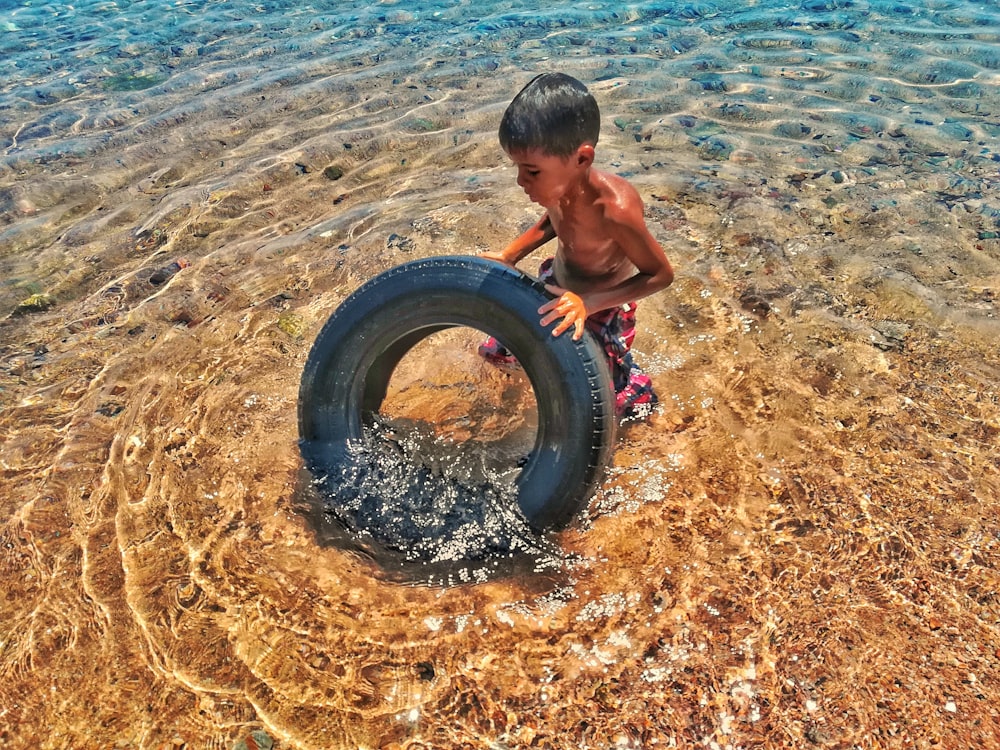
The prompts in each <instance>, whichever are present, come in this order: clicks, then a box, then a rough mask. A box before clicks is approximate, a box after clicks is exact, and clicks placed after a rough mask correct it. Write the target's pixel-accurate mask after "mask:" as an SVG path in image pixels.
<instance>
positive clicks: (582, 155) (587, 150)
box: [576, 143, 594, 167]
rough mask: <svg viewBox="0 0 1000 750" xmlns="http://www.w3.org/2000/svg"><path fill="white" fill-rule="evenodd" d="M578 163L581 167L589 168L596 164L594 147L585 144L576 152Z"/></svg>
mask: <svg viewBox="0 0 1000 750" xmlns="http://www.w3.org/2000/svg"><path fill="white" fill-rule="evenodd" d="M576 163H577V164H578V165H580V166H581V167H589V166H590V165H591V164H593V163H594V146H593V145H592V144H590V143H584V144H583V145H582V146H580V148H578V149H577V150H576Z"/></svg>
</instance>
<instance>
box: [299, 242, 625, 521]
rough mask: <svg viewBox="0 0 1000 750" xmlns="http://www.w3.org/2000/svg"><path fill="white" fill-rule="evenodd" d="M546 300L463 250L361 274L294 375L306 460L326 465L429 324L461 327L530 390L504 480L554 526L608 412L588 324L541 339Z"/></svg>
mask: <svg viewBox="0 0 1000 750" xmlns="http://www.w3.org/2000/svg"><path fill="white" fill-rule="evenodd" d="M548 299H551V295H549V294H547V293H546V291H545V287H544V285H543V284H542V283H541V282H539V281H538V280H537V279H535V278H533V277H530V276H528V275H526V274H523V273H521V272H519V271H515V270H513V269H510V268H507V267H505V266H503V265H501V264H499V263H495V262H491V261H487V260H485V259H482V258H477V257H475V256H453V257H434V258H426V259H422V260H416V261H413V262H410V263H405V264H403V265H400V266H397V267H395V268H392V269H390V270H388V271H386V272H384V273H382V274H381V275H379V276H377V277H375V278H373V279H371V280H370V281H368V282H367V283H365V284H364V285H363V286H361V287H360V288H359V289H358V290H357V291H355V292H354V293H353V294H351V295H350V296H349V297H348V298H347V299H346V300H345V301H344V302H343V304H341V305H340V307H338V308H337V310H336V311H335V312H334V313H333V315H332V316H331V317H330V319H329V320H328V321H327V322H326V324H325V325H324V326H323V329H322V330H321V331H320V333H319V336H318V337H317V338H316V341H315V343H314V344H313V347H312V350H311V351H310V354H309V358H308V360H307V362H306V365H305V369H304V371H303V373H302V381H301V386H300V389H299V402H298V419H299V436H300V448H301V451H302V455H303V458H304V459H305V461H306V465H307V467H308V468H309V469H310V471H311V472H312V473H313V475H314V476H315V475H318V474H323V473H325V474H329V473H331V472H332V471H336V470H337V469H338V468H339V466H338V465H339V463H340V462H342V461H344V460H348V459H345V456H347V455H350V451H348V450H345V449H346V448H347V447H348V446H349V445H350V444H352V443H354V444H357V441H360V440H361V439H362V427H363V425H364V424H365V423H366V422H370V420H371V418H372V415H374V414H377V413H378V410H379V407H380V405H381V404H382V401H383V400H384V399H385V396H386V391H387V388H388V385H389V380H390V378H391V376H392V372H393V370H394V369H395V368H396V366H397V365H398V364H399V362H400V360H401V359H402V358H403V356H404V355H405V354H406V353H407V352H408V351H409V350H410V349H411V348H413V346H415V345H416V344H417V342H419V341H420V340H422V339H424V338H425V337H427V336H429V335H431V334H432V333H434V332H436V331H440V330H443V329H446V328H451V327H454V326H468V327H471V328H475V329H478V330H480V331H483V332H484V333H487V334H489V335H491V336H495V337H496V338H497V339H499V340H500V341H502V342H503V343H504V345H505V346H506V347H507V348H508V349H510V351H511V352H512V353H513V354H514V356H515V357H517V359H518V362H519V363H520V364H521V366H522V367H523V368H524V372H525V374H526V375H527V377H528V380H529V381H530V382H531V386H532V388H533V389H534V393H535V400H536V403H537V408H538V431H537V437H536V440H535V445H534V448H533V450H532V451H531V453H530V454H529V456H528V458H527V462H526V463H525V464H524V466H523V469H522V471H521V473H520V475H519V476H518V478H517V480H516V487H517V497H518V505H519V506H520V508H521V511H522V513H523V514H524V516H525V517H526V519H527V520H528V522H529V523H530V524H531V526H532V527H533V528H534V529H536V530H539V531H541V530H554V529H559V528H562V527H564V526H566V525H567V524H568V523H569V522H570V521H571V520H572V519H573V517H574V516H575V515H576V514H577V513H578V512H579V511H580V510H581V509H582V508H583V506H584V505H585V503H586V502H587V501H588V500H589V499H590V497H591V495H592V494H593V492H594V490H595V488H596V486H597V484H598V482H599V481H600V480H601V478H602V476H603V473H604V470H605V468H606V466H607V463H608V461H609V459H610V457H611V453H612V448H613V444H614V434H615V429H616V427H617V422H618V420H617V418H616V415H615V408H614V405H615V399H614V391H613V387H612V383H611V375H610V372H609V368H608V365H607V359H606V356H605V354H604V351H603V348H602V346H601V345H600V343H598V341H597V340H596V338H594V336H593V335H592V334H590V332H589V331H588V332H587V333H586V334H585V335H584V336H583V337H582V338H581V339H580V340H579V341H574V340H573V339H572V337H571V336H570V335H569V334H568V333H567V334H563V335H562V336H558V337H553V336H552V335H551V330H550V329H547V328H545V327H543V326H542V325H541V324H540V323H539V316H538V308H539V307H540V306H541V305H542V304H544V303H545V301H546V300H548Z"/></svg>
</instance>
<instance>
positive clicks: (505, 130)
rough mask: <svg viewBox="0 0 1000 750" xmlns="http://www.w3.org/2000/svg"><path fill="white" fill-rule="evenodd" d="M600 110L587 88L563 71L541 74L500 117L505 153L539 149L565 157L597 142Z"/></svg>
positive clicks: (501, 138)
mask: <svg viewBox="0 0 1000 750" xmlns="http://www.w3.org/2000/svg"><path fill="white" fill-rule="evenodd" d="M600 131H601V112H600V110H599V109H598V107H597V100H596V99H594V97H593V96H592V95H591V93H590V92H589V91H587V87H586V86H584V85H583V84H582V83H580V82H579V81H578V80H576V79H575V78H573V77H572V76H568V75H565V74H563V73H542V74H541V75H539V76H536V77H535V78H533V79H532V80H531V82H530V83H528V85H527V86H525V87H524V88H523V89H521V91H520V92H519V93H518V95H517V96H515V97H514V100H513V101H512V102H511V103H510V105H509V106H508V107H507V111H506V112H504V113H503V119H502V120H500V133H499V135H500V145H501V146H502V147H503V150H504V151H506V152H507V153H508V154H510V153H514V152H518V151H520V152H526V151H533V150H537V151H541V152H543V153H545V154H549V155H552V156H561V157H568V156H570V155H571V154H573V153H574V152H575V151H576V150H577V149H578V148H579V147H580V146H582V145H584V144H585V143H589V144H590V145H591V146H596V145H597V137H598V135H599V134H600Z"/></svg>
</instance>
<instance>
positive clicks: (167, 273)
mask: <svg viewBox="0 0 1000 750" xmlns="http://www.w3.org/2000/svg"><path fill="white" fill-rule="evenodd" d="M190 265H191V262H190V261H189V260H188V259H187V258H178V259H177V260H175V261H174V262H173V263H168V264H167V265H165V266H163V267H162V268H158V269H157V270H155V271H153V273H152V275H151V276H150V277H149V283H150V284H153V285H154V286H159V285H160V284H162V283H163V282H165V281H167V280H168V279H170V278H171V277H172V276H173V275H174V274H176V273H177V272H178V271H180V270H181V269H183V268H187V267H188V266H190Z"/></svg>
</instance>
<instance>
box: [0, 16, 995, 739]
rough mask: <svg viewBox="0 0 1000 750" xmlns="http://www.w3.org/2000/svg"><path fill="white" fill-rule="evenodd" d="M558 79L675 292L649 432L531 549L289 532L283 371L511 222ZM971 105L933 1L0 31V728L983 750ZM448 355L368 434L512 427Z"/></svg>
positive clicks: (951, 30)
mask: <svg viewBox="0 0 1000 750" xmlns="http://www.w3.org/2000/svg"><path fill="white" fill-rule="evenodd" d="M553 69H554V70H561V71H565V72H568V73H571V74H573V75H575V76H577V77H578V78H580V79H581V80H583V81H584V82H585V83H587V85H588V86H589V87H590V88H591V90H592V91H593V92H594V94H595V96H596V97H597V99H598V102H599V103H600V105H601V109H602V114H603V130H602V136H601V142H600V143H599V145H598V149H597V151H598V157H597V165H598V167H599V168H602V169H605V170H609V171H613V172H616V173H618V174H621V175H624V176H626V177H628V178H629V179H630V180H631V181H632V182H633V183H634V184H635V185H636V187H637V189H639V191H640V194H641V195H642V197H643V199H644V201H645V204H646V218H647V222H648V223H649V226H650V228H651V231H653V233H654V235H655V236H656V237H657V238H658V239H659V240H660V241H661V242H662V244H663V245H664V247H665V248H666V250H667V253H668V255H669V256H670V258H671V260H672V261H673V263H674V265H675V266H676V268H677V271H678V275H677V280H676V281H675V283H674V285H673V286H672V287H671V288H670V289H668V290H666V291H664V292H662V293H660V294H658V295H656V296H654V297H652V298H650V299H647V300H643V301H642V302H641V303H640V306H639V316H638V317H639V330H638V336H637V339H636V353H637V357H638V358H639V360H640V361H641V363H642V364H643V366H644V367H645V368H646V369H647V371H649V372H650V374H651V375H652V377H653V378H654V383H655V384H656V387H657V390H658V393H659V395H660V400H661V405H660V407H659V409H658V411H657V413H656V414H654V415H653V417H652V419H651V420H650V421H649V422H648V423H637V424H632V425H628V426H627V427H626V428H625V429H624V430H623V431H622V434H621V436H620V437H619V446H618V450H617V452H616V455H615V459H614V464H613V466H612V467H611V468H610V470H609V472H608V475H607V479H606V481H605V482H604V484H603V485H602V486H601V488H600V490H599V491H598V493H597V495H596V496H595V497H594V499H593V501H592V502H591V504H590V507H589V508H588V509H587V511H586V512H585V513H583V514H582V515H581V517H580V519H578V521H577V522H576V523H575V524H574V525H573V526H572V527H571V528H570V529H569V530H567V531H565V532H561V533H560V534H557V535H552V536H551V537H548V538H545V539H534V540H532V539H528V538H526V537H524V536H523V535H521V532H520V531H518V532H517V533H516V534H514V535H513V536H512V537H511V539H512V541H511V551H512V552H513V551H517V552H518V553H519V555H520V556H519V557H518V559H517V560H516V561H513V562H512V560H513V558H503V556H502V555H499V554H498V555H494V556H493V558H494V559H492V560H489V561H487V562H486V563H483V561H482V560H476V561H475V563H474V564H473V563H472V562H470V560H471V559H472V558H476V557H477V556H476V555H475V554H474V553H475V552H476V550H475V549H471V548H470V547H469V546H468V544H467V545H466V546H464V547H463V546H462V544H450V545H443V546H441V547H439V548H435V549H432V550H431V552H432V555H431V557H433V558H434V561H435V566H434V567H433V568H428V569H426V570H421V569H417V572H416V573H413V571H412V570H409V572H408V573H407V575H405V576H403V575H401V574H400V572H399V571H398V570H396V569H395V568H392V566H391V565H389V564H388V563H387V562H386V561H385V560H374V559H372V557H371V555H370V547H369V545H368V541H369V540H366V539H364V538H362V539H355V538H350V537H347V538H345V537H344V536H343V535H338V532H336V530H334V529H331V528H329V527H327V526H324V524H323V522H322V520H318V519H317V518H315V517H313V514H312V513H311V509H310V508H308V507H303V500H302V492H301V489H302V478H301V475H300V470H301V460H300V457H299V455H298V449H297V444H296V438H297V425H296V420H295V409H296V394H297V389H298V382H299V377H300V375H301V372H302V366H303V364H304V362H305V358H306V356H307V354H308V351H309V347H310V345H311V343H312V341H313V340H314V338H315V336H316V334H317V333H318V331H319V329H320V328H321V327H322V325H323V322H324V321H325V320H326V319H327V317H328V316H329V315H330V313H331V312H332V311H333V310H334V309H335V308H336V306H337V305H338V304H339V303H340V302H341V301H343V299H344V298H345V297H346V296H347V295H348V294H349V293H350V292H351V291H352V290H353V289H355V288H357V287H358V286H359V285H360V284H361V283H363V282H364V281H365V280H367V279H369V278H371V277H372V276H373V275H375V274H376V273H378V272H380V271H383V270H385V269H387V268H389V267H391V266H394V265H396V264H398V263H400V262H403V261H405V260H409V259H411V258H415V257H423V256H428V255H448V254H463V253H476V252H482V251H486V250H493V251H497V250H500V249H502V248H503V246H504V245H505V244H506V243H507V242H508V241H509V240H510V238H512V237H513V236H515V235H516V234H517V233H518V232H519V231H521V230H522V229H523V228H525V227H526V226H529V225H530V224H531V223H532V222H533V221H534V220H535V219H536V218H537V215H536V210H537V209H536V207H534V206H532V205H531V204H530V203H529V202H528V201H527V199H526V197H525V196H524V195H523V194H522V193H521V191H520V190H519V189H518V188H517V186H516V184H515V182H514V170H513V169H512V168H511V167H510V166H509V164H508V163H507V160H506V157H505V156H504V154H503V153H502V151H500V149H499V147H498V145H497V143H496V137H495V132H496V127H497V124H498V122H499V118H500V115H501V113H502V111H503V108H504V107H505V106H506V103H507V102H508V101H509V100H510V98H511V97H512V96H513V95H514V94H515V93H516V92H517V90H518V89H519V88H520V87H521V86H522V85H523V84H524V83H525V82H527V81H528V80H530V78H531V77H532V76H533V75H535V74H536V73H538V72H540V71H543V70H553ZM998 83H1000V10H998V9H997V8H996V6H995V5H994V4H992V3H985V2H980V3H974V2H965V1H964V0H930V1H929V2H913V3H906V2H863V1H861V0H857V1H853V2H852V1H850V0H802V1H801V2H796V3H786V2H753V1H752V0H746V1H745V2H740V3H735V2H714V3H713V2H706V3H654V2H649V3H635V4H620V3H617V4H611V3H607V4H605V3H597V2H594V3H587V4H577V3H574V4H569V3H556V4H549V5H547V6H546V7H545V8H544V9H538V8H537V7H534V6H532V5H529V4H522V3H479V4H476V5H474V6H471V7H470V6H468V5H467V4H459V3H410V2H397V3H381V4H375V5H364V6H362V5H357V6H355V5H353V4H350V3H329V4H317V3H313V4H310V5H295V6H292V5H290V4H286V3H277V2H259V3H249V2H242V0H241V1H240V2H228V1H222V0H220V1H218V2H197V3H184V2H173V3H169V4H164V3H152V2H145V3H144V2H135V3H132V2H117V3H116V2H78V3H74V4H72V5H70V4H61V3H39V2H30V3H11V2H5V1H0V477H2V478H0V483H2V492H0V510H2V512H0V519H2V520H0V580H2V581H3V583H0V590H2V591H3V596H0V739H2V740H3V742H4V743H5V745H6V746H9V747H17V748H20V747H24V748H29V747H31V748H34V747H52V748H63V747H66V748H89V747H123V748H125V747H136V748H139V747H141V748H145V747H157V748H159V747H164V746H171V743H173V746H174V747H182V746H186V747H219V748H228V747H233V746H234V745H235V744H236V743H237V742H239V741H241V740H242V741H244V742H248V739H247V738H249V737H251V734H250V733H251V732H262V733H264V734H266V736H267V737H268V738H269V739H273V740H274V741H275V742H276V743H277V746H278V747H289V748H293V747H294V748H331V747H335V748H356V747H357V748H362V747H364V748H375V747H380V748H410V749H414V748H452V747H456V748H457V747H471V748H521V747H551V748H574V749H575V748H584V747H590V748H607V747H643V748H646V747H720V748H727V747H731V748H737V747H768V748H770V747H790V748H800V747H806V746H813V745H815V746H829V747H863V748H869V747H932V746H940V747H969V746H975V747H984V748H988V747H998V746H1000V741H998V739H997V738H998V736H1000V726H998V723H997V722H998V719H997V717H996V715H995V711H993V709H992V708H991V707H992V706H994V705H995V704H996V700H997V698H1000V691H997V688H996V685H997V684H1000V683H998V680H1000V638H998V636H997V631H996V625H997V622H998V621H1000V608H998V603H997V600H996V597H995V594H994V592H995V591H996V590H997V588H998V587H1000V576H998V574H997V566H996V562H995V561H996V559H997V552H998V546H1000V526H998V522H997V520H996V519H997V518H998V514H997V498H998V496H1000V464H998V463H997V458H996V455H997V454H996V444H997V440H998V437H1000V407H998V395H997V373H998V372H1000V361H998V360H1000V358H998V355H997V348H996V343H995V342H996V341H997V336H998V335H1000V326H998V323H997V317H996V315H997V313H996V288H997V284H998V279H1000V147H998V142H1000V139H998V134H1000V93H998V91H1000V89H998ZM539 259H540V258H539ZM523 266H524V268H525V270H527V271H529V272H532V271H534V268H535V265H534V261H533V260H528V261H526V262H525V263H524V264H523ZM457 333H459V334H461V335H457V336H456V337H454V338H447V339H445V340H443V341H442V342H441V343H440V344H438V345H437V349H435V350H432V351H431V352H430V353H428V354H427V355H426V356H425V357H423V359H421V360H419V361H417V362H416V363H411V364H410V365H408V367H409V370H410V371H409V373H408V376H409V377H410V380H409V381H408V382H407V383H404V384H402V385H400V386H399V387H398V388H397V391H398V393H400V394H403V395H401V396H398V397H397V398H396V401H395V402H394V403H393V404H392V405H391V407H392V408H391V409H390V411H392V412H393V413H394V414H395V415H396V416H399V415H402V416H403V417H406V418H414V419H421V420H424V421H425V422H427V423H429V424H432V425H437V426H438V427H439V428H440V429H441V430H442V431H443V432H445V433H447V434H449V435H451V436H452V438H454V440H455V441H456V442H458V443H462V442H464V441H466V440H468V439H470V438H471V437H474V436H476V435H478V434H481V433H486V432H501V433H503V432H513V433H516V434H521V433H523V432H524V431H525V430H528V431H529V432H530V429H531V425H530V414H528V412H530V399H528V400H527V401H525V400H523V399H522V400H521V401H519V402H518V408H516V409H509V408H508V407H502V404H503V403H506V402H504V399H505V398H507V395H509V393H510V392H512V389H513V390H515V391H516V390H517V389H516V388H515V385H516V384H515V382H514V380H515V379H516V377H515V376H513V375H510V374H505V373H503V372H500V371H497V370H496V369H495V368H491V367H488V366H487V365H485V364H484V363H482V362H480V361H479V360H478V359H477V357H476V356H475V342H476V340H477V339H476V334H475V333H472V332H467V331H466V332H464V333H463V332H457ZM466 334H471V335H466ZM422 356H423V355H422ZM439 361H440V362H441V363H443V364H442V366H441V367H437V366H431V365H432V363H436V362H439ZM520 388H521V391H518V392H519V393H520V394H521V396H519V398H521V397H522V396H523V395H524V393H523V384H522V385H521V386H520ZM470 394H471V395H470ZM508 406H509V404H508ZM505 409H506V410H505ZM470 415H473V416H474V417H475V418H472V416H470ZM497 517H498V518H500V519H501V520H502V519H503V517H504V513H502V512H501V513H499V514H498V516H497ZM510 528H511V527H510V526H509V525H508V526H504V527H502V528H501V527H497V528H496V529H495V530H496V531H497V532H498V533H499V532H501V531H504V530H506V531H508V532H509V531H510ZM501 536H502V535H501ZM471 538H472V539H475V538H476V537H475V536H474V535H473V537H471ZM514 540H517V544H515V543H514ZM452 541H454V540H452ZM525 550H527V552H528V553H530V554H527V556H526V559H525V556H524V555H523V554H520V553H524V552H525ZM404 556H405V554H404ZM438 563H440V564H438ZM402 579H406V581H408V582H409V583H411V584H412V582H413V581H414V580H416V581H418V582H420V581H422V582H423V583H422V585H403V584H401V583H400V580H402ZM256 736H257V737H258V739H260V737H262V736H263V735H260V734H258V735H256ZM261 741H263V740H261ZM248 746H249V744H248Z"/></svg>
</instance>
